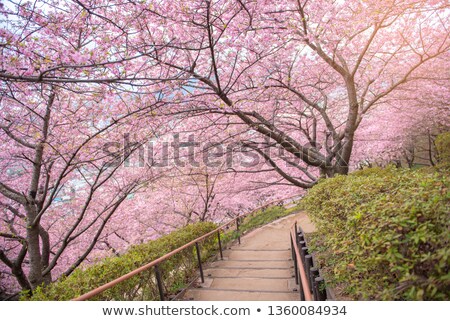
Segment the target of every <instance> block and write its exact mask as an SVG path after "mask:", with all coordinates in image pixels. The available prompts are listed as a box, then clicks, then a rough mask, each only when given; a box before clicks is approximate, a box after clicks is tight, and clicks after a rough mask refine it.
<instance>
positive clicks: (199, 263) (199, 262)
mask: <svg viewBox="0 0 450 321" xmlns="http://www.w3.org/2000/svg"><path fill="white" fill-rule="evenodd" d="M195 249H196V252H197V260H198V268H199V269H200V278H201V280H202V283H205V276H204V275H203V267H202V258H201V256H200V246H199V245H198V242H195Z"/></svg>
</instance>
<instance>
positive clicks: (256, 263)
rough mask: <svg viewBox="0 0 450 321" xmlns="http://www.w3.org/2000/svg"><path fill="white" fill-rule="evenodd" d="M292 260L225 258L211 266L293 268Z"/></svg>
mask: <svg viewBox="0 0 450 321" xmlns="http://www.w3.org/2000/svg"><path fill="white" fill-rule="evenodd" d="M292 264H293V263H292V261H288V260H285V261H270V260H269V261H265V260H252V261H248V260H245V261H236V260H224V261H216V262H213V263H211V265H210V266H211V267H215V268H291V267H292Z"/></svg>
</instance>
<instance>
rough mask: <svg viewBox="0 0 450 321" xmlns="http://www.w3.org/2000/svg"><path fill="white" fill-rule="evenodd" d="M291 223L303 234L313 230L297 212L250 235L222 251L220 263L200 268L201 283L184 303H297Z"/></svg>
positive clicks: (185, 296) (191, 290) (298, 296)
mask: <svg viewBox="0 0 450 321" xmlns="http://www.w3.org/2000/svg"><path fill="white" fill-rule="evenodd" d="M295 221H297V222H298V223H299V224H300V226H302V228H303V230H304V231H305V232H312V231H313V229H314V227H313V225H312V224H311V222H310V221H309V219H308V217H307V216H306V214H305V213H303V212H300V213H297V214H293V215H290V216H288V217H285V218H282V219H280V220H277V221H275V222H272V223H271V224H268V225H265V226H264V227H261V228H259V229H257V230H255V231H253V232H250V233H249V234H247V235H245V236H243V237H241V244H237V243H236V244H233V245H232V246H231V247H230V248H229V249H227V250H225V251H224V253H223V254H224V258H223V260H218V261H215V262H213V263H211V264H210V265H208V266H205V267H204V275H205V283H203V284H202V283H197V284H196V285H195V286H194V287H192V288H190V289H188V290H187V291H186V293H185V295H184V300H196V301H208V300H217V301H240V300H243V301H258V300H263V301H285V300H289V301H292V300H299V299H300V295H299V293H298V292H297V289H298V286H297V285H296V284H295V279H294V264H293V261H292V260H291V250H290V239H289V231H290V228H291V226H292V224H294V222H295ZM199 282H200V281H199Z"/></svg>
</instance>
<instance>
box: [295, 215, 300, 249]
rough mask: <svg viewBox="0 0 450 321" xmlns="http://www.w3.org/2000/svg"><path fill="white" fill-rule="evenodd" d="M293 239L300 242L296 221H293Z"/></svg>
mask: <svg viewBox="0 0 450 321" xmlns="http://www.w3.org/2000/svg"><path fill="white" fill-rule="evenodd" d="M295 241H296V242H297V244H298V242H300V240H299V239H298V229H297V221H295Z"/></svg>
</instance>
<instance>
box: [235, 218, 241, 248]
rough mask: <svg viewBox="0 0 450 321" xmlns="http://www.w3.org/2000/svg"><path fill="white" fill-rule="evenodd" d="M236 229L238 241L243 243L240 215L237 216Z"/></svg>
mask: <svg viewBox="0 0 450 321" xmlns="http://www.w3.org/2000/svg"><path fill="white" fill-rule="evenodd" d="M236 231H237V233H238V243H239V244H241V233H240V232H239V217H236Z"/></svg>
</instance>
